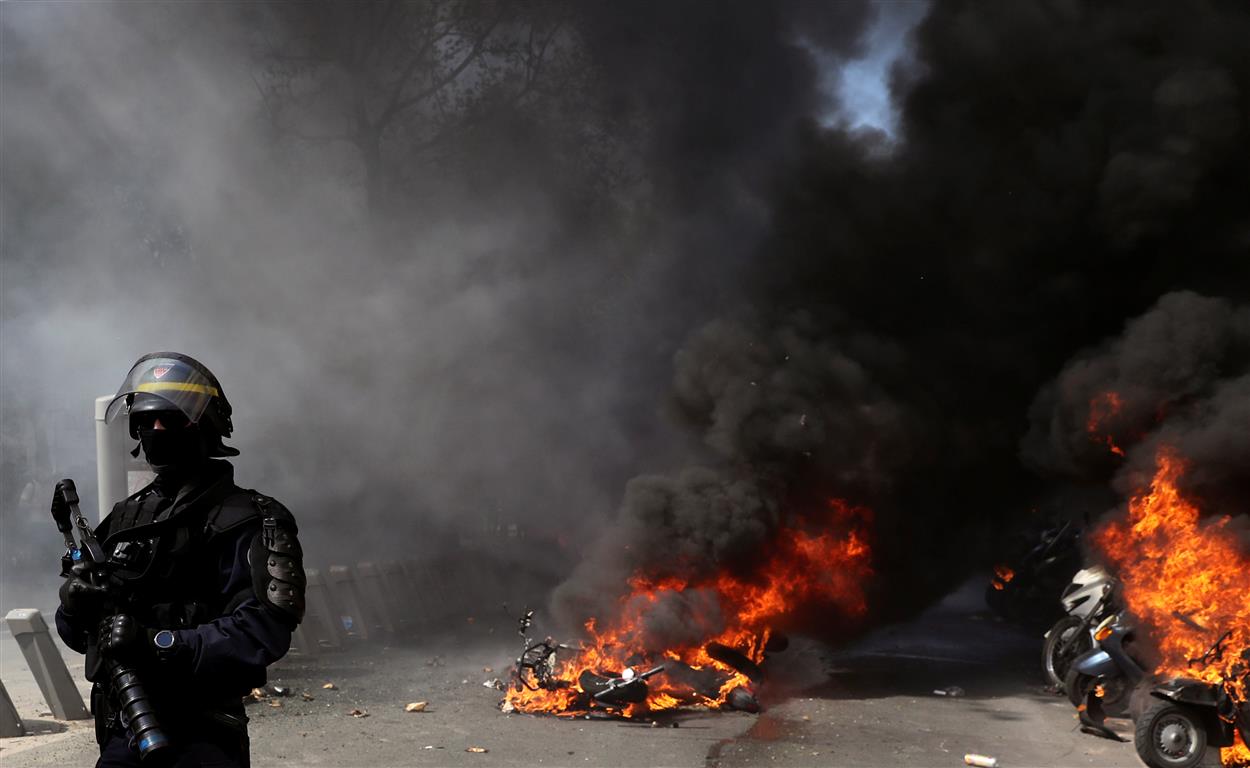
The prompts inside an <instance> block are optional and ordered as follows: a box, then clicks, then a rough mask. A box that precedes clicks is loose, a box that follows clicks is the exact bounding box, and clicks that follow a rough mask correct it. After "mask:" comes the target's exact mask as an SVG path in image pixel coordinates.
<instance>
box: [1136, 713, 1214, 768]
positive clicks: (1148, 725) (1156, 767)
mask: <svg viewBox="0 0 1250 768" xmlns="http://www.w3.org/2000/svg"><path fill="white" fill-rule="evenodd" d="M1133 746H1134V747H1135V748H1136V749H1137V756H1138V757H1140V758H1141V760H1142V762H1143V763H1145V764H1146V765H1148V766H1150V768H1195V767H1196V766H1198V765H1201V764H1202V761H1203V758H1204V757H1205V756H1206V751H1207V731H1206V729H1205V728H1203V727H1202V721H1201V719H1200V718H1199V717H1197V716H1196V715H1195V714H1194V712H1193V710H1191V709H1189V708H1187V707H1180V706H1177V705H1176V704H1173V703H1172V702H1170V701H1158V702H1156V703H1154V704H1152V705H1151V706H1150V708H1149V709H1147V710H1146V711H1145V713H1144V714H1142V716H1141V717H1140V718H1139V719H1138V720H1137V727H1136V728H1135V729H1134V734H1133Z"/></svg>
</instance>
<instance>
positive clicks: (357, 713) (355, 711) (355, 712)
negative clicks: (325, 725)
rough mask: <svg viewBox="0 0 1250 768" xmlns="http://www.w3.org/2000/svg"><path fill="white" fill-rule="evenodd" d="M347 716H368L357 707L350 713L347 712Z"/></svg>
mask: <svg viewBox="0 0 1250 768" xmlns="http://www.w3.org/2000/svg"><path fill="white" fill-rule="evenodd" d="M347 714H349V715H351V716H352V717H368V716H369V713H368V712H366V711H365V710H363V709H360V708H359V707H357V708H355V709H353V710H352V711H350V712H348V713H347Z"/></svg>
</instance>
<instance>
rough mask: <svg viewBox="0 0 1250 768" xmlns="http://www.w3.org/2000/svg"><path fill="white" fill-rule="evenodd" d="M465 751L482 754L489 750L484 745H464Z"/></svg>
mask: <svg viewBox="0 0 1250 768" xmlns="http://www.w3.org/2000/svg"><path fill="white" fill-rule="evenodd" d="M464 751H465V752H472V753H473V754H475V755H484V754H486V753H487V752H489V751H490V750H489V749H487V748H486V747H465V750H464Z"/></svg>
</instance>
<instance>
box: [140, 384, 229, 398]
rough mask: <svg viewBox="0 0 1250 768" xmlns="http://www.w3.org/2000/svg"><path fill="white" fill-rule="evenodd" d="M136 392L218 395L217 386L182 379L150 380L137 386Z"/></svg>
mask: <svg viewBox="0 0 1250 768" xmlns="http://www.w3.org/2000/svg"><path fill="white" fill-rule="evenodd" d="M135 391H136V392H196V393H198V394H201V395H208V396H209V397H217V395H218V394H219V393H218V392H217V388H216V387H210V386H206V385H204V384H189V383H187V382H182V381H149V382H145V383H143V384H140V385H139V386H137V387H135Z"/></svg>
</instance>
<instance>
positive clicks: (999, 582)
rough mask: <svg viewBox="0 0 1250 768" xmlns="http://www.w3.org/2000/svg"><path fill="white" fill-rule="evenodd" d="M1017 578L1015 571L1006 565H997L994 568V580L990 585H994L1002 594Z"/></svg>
mask: <svg viewBox="0 0 1250 768" xmlns="http://www.w3.org/2000/svg"><path fill="white" fill-rule="evenodd" d="M1015 577H1016V572H1015V571H1013V570H1011V569H1010V568H1008V567H1007V566H1005V565H996V566H994V578H993V579H992V580H991V581H990V583H991V584H993V585H994V589H997V590H998V591H999V592H1001V591H1003V589H1004V588H1005V587H1006V586H1007V585H1008V584H1009V583H1011V580H1012V579H1014V578H1015Z"/></svg>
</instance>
